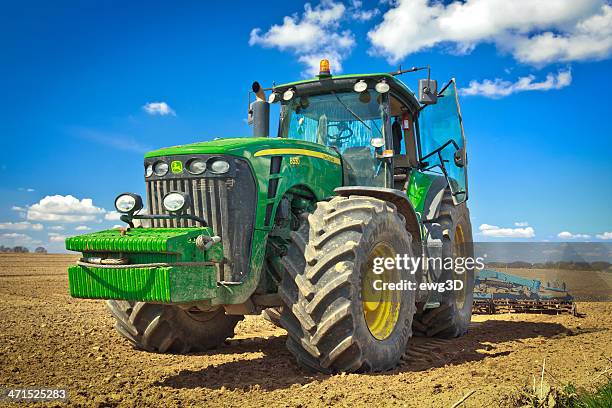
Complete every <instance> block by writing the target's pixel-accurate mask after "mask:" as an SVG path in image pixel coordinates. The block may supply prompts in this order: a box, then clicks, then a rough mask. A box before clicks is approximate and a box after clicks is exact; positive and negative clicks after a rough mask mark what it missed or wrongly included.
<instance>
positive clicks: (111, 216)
mask: <svg viewBox="0 0 612 408" xmlns="http://www.w3.org/2000/svg"><path fill="white" fill-rule="evenodd" d="M104 219H105V220H107V221H119V220H120V219H121V214H119V213H118V212H117V211H109V212H107V213H106V214H104Z"/></svg>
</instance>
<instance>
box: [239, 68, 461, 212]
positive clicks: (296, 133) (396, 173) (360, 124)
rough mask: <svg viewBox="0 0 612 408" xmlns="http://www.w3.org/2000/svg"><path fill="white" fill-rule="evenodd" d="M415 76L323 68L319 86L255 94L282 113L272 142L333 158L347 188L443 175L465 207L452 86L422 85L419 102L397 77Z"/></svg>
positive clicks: (401, 186)
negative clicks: (315, 148)
mask: <svg viewBox="0 0 612 408" xmlns="http://www.w3.org/2000/svg"><path fill="white" fill-rule="evenodd" d="M414 70H417V69H415V68H413V69H411V70H407V71H401V70H400V71H398V72H396V73H380V74H368V75H341V76H331V75H330V73H329V72H330V71H329V65H328V63H327V62H326V61H325V60H323V61H322V66H321V72H320V74H319V76H318V78H314V79H311V80H306V81H301V82H293V83H288V84H284V85H279V86H275V87H273V88H271V89H270V90H271V93H270V95H269V97H268V98H267V102H266V101H265V100H264V98H265V94H264V95H262V94H261V92H263V90H262V89H260V88H258V89H257V90H258V91H259V92H260V101H259V103H262V104H269V103H279V104H280V105H281V109H280V120H279V128H278V135H277V137H279V138H285V139H294V140H301V141H307V142H311V143H316V144H319V145H324V146H327V147H329V148H331V149H333V150H335V151H336V152H338V153H339V154H340V155H341V157H342V165H343V177H344V185H346V186H369V187H383V188H395V189H397V190H407V189H408V187H409V181H410V179H411V173H412V172H413V171H420V172H423V171H426V172H433V173H438V174H440V175H443V176H444V177H445V178H446V179H447V182H448V184H449V186H450V188H451V190H452V193H453V197H454V199H455V201H456V202H457V203H458V202H463V201H465V200H466V199H467V183H466V177H467V176H466V174H465V164H466V154H465V138H464V135H463V128H462V125H461V116H460V111H459V104H458V100H457V96H456V86H455V82H454V80H451V81H449V82H448V84H447V85H446V86H444V87H443V89H442V90H441V91H440V92H439V93H438V92H437V90H436V89H435V88H436V83H435V81H433V80H430V79H426V80H422V81H420V83H419V87H420V95H419V99H417V97H416V96H415V95H414V93H413V92H412V91H411V90H410V89H409V88H408V87H407V86H406V85H405V84H404V83H403V82H402V81H401V80H399V78H398V77H397V74H398V73H405V72H412V71H414ZM257 86H258V85H257ZM256 103H258V102H257V101H256V102H255V104H256ZM251 111H254V110H253V109H251ZM260 111H263V112H269V107H267V108H266V109H260ZM259 136H261V135H259ZM266 136H267V135H266Z"/></svg>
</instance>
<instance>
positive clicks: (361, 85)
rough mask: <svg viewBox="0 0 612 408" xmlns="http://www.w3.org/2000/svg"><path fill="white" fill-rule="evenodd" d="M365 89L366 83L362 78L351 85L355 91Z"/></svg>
mask: <svg viewBox="0 0 612 408" xmlns="http://www.w3.org/2000/svg"><path fill="white" fill-rule="evenodd" d="M366 89H368V84H367V83H366V81H364V80H363V79H362V80H360V81H359V82H357V83H356V84H355V85H354V86H353V90H354V91H355V92H363V91H365V90H366Z"/></svg>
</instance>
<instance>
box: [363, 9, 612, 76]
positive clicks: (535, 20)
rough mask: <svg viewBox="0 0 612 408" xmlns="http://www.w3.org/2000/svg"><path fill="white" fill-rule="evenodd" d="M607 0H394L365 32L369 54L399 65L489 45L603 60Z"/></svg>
mask: <svg viewBox="0 0 612 408" xmlns="http://www.w3.org/2000/svg"><path fill="white" fill-rule="evenodd" d="M611 30H612V12H611V7H610V6H609V5H607V4H606V0H581V1H575V0H556V1H549V0H513V1H508V0H487V1H483V0H465V1H458V0H457V1H452V2H449V3H446V4H445V3H443V2H438V1H435V2H434V1H429V0H398V1H397V2H396V3H394V4H393V6H392V7H391V8H390V9H389V10H388V11H387V12H386V13H385V14H384V16H383V21H382V22H381V23H380V24H379V25H377V26H376V27H375V28H374V29H372V30H371V31H370V32H369V33H368V38H369V39H370V42H371V43H372V46H373V52H374V53H376V54H379V55H383V56H385V57H386V58H387V59H388V60H389V61H390V62H392V63H397V62H398V61H400V60H401V59H403V58H404V57H406V56H407V55H409V54H413V53H416V52H419V51H421V50H424V49H428V48H431V47H434V46H438V45H451V47H452V50H453V51H454V52H459V53H469V52H470V51H471V50H472V49H473V48H474V47H475V46H476V45H478V44H480V43H493V44H495V45H496V46H497V47H498V48H499V49H501V50H503V51H508V52H510V53H511V54H512V55H513V56H514V57H515V58H516V59H518V60H520V61H523V62H527V63H533V64H538V65H541V64H543V63H549V62H555V61H577V60H585V59H601V58H606V57H608V56H609V55H610V54H611V53H612V36H611Z"/></svg>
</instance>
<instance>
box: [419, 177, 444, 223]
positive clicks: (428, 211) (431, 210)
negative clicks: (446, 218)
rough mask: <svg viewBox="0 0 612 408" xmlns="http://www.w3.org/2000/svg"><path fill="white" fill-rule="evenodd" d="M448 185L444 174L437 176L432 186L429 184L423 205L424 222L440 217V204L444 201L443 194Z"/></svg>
mask: <svg viewBox="0 0 612 408" xmlns="http://www.w3.org/2000/svg"><path fill="white" fill-rule="evenodd" d="M447 187H448V182H447V181H446V179H445V178H444V177H442V176H440V177H436V178H435V179H434V180H433V181H432V183H431V186H429V190H428V191H427V196H426V197H425V205H424V206H423V214H422V215H423V216H422V219H423V222H424V223H427V222H428V221H429V222H431V221H433V220H435V219H436V218H437V217H438V213H439V212H440V204H441V203H442V196H443V195H444V190H445V189H446V188H447Z"/></svg>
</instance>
